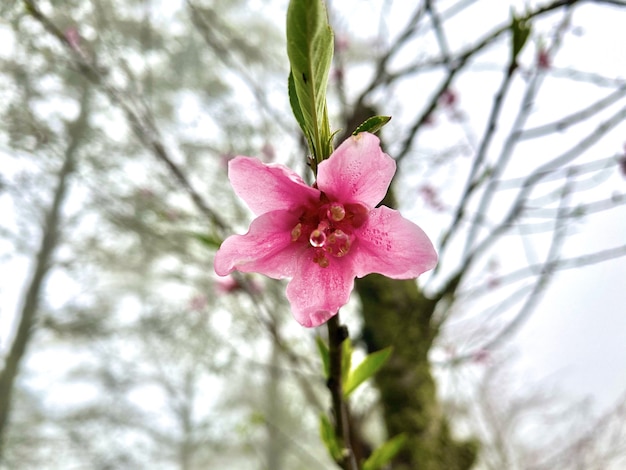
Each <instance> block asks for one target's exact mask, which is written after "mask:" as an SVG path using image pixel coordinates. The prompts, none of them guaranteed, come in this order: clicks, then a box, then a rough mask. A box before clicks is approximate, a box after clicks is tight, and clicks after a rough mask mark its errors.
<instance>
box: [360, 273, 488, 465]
mask: <svg viewBox="0 0 626 470" xmlns="http://www.w3.org/2000/svg"><path fill="white" fill-rule="evenodd" d="M356 289H357V292H358V294H359V296H360V298H361V303H362V311H363V318H364V322H365V324H364V329H363V339H364V341H365V343H366V345H367V347H368V349H369V350H370V351H376V350H379V349H382V348H385V347H387V346H389V345H393V347H394V353H393V356H392V358H391V359H390V361H389V362H388V363H387V365H386V366H385V367H384V368H383V369H382V370H381V371H380V372H379V373H378V374H377V376H376V385H377V387H378V389H379V391H380V394H381V402H382V406H383V412H384V419H385V424H386V427H387V431H388V434H389V435H390V436H393V435H396V434H399V433H405V434H406V435H407V436H408V438H409V441H408V444H407V446H406V447H405V449H404V450H403V452H401V453H400V454H399V455H398V456H397V457H396V459H395V460H394V465H393V468H394V470H409V469H410V470H422V469H426V470H444V469H445V470H467V469H469V468H471V466H472V465H473V463H474V460H475V458H476V454H477V451H478V446H477V444H476V443H475V442H457V441H455V440H454V439H453V437H452V435H451V433H450V428H449V425H448V421H447V420H446V417H445V416H443V414H442V412H441V406H440V404H439V400H438V396H437V389H436V384H435V381H434V379H433V376H432V373H431V369H430V363H429V362H428V351H429V349H430V347H431V345H432V343H433V340H434V339H435V337H436V335H437V331H436V329H434V328H433V327H432V326H431V321H430V320H431V317H432V314H433V311H434V309H435V306H436V301H434V300H431V299H428V298H426V297H424V296H423V295H422V294H421V292H420V291H419V290H418V287H417V284H416V283H415V282H414V281H398V280H392V279H388V278H386V277H384V276H380V275H376V274H373V275H370V276H367V277H365V278H363V279H358V280H357V283H356Z"/></svg>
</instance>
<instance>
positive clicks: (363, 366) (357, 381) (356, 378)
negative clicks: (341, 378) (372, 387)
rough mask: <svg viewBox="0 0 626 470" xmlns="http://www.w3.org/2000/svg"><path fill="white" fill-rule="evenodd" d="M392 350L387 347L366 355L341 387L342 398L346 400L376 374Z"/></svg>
mask: <svg viewBox="0 0 626 470" xmlns="http://www.w3.org/2000/svg"><path fill="white" fill-rule="evenodd" d="M392 350H393V348H392V347H391V346H389V347H388V348H385V349H381V350H380V351H376V352H374V353H372V354H370V355H368V356H367V357H366V358H365V359H364V360H363V362H361V363H360V364H359V365H358V366H357V367H356V369H354V370H353V371H352V373H351V374H350V376H349V377H348V380H346V382H345V384H344V387H343V394H344V396H345V397H346V398H347V397H348V396H349V395H350V394H351V393H352V392H353V391H354V390H356V388H357V387H358V386H359V385H361V384H362V383H363V382H365V381H366V380H367V379H369V378H370V377H372V376H373V375H374V374H375V373H376V372H378V370H379V369H380V368H381V367H382V366H383V365H385V362H387V360H388V359H389V357H390V356H391V352H392Z"/></svg>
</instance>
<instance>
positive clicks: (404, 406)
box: [343, 106, 478, 470]
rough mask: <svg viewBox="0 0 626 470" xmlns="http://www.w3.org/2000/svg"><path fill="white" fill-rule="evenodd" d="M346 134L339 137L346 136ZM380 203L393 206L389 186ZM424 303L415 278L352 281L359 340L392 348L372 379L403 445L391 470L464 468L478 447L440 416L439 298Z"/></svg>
mask: <svg viewBox="0 0 626 470" xmlns="http://www.w3.org/2000/svg"><path fill="white" fill-rule="evenodd" d="M376 114H377V113H376V110H375V109H371V108H368V107H367V106H359V107H357V109H356V110H355V111H354V113H353V114H352V116H351V117H350V118H349V120H348V123H347V126H346V128H347V130H348V132H352V131H353V130H354V129H356V127H357V126H359V125H360V124H361V123H362V122H364V121H365V120H366V119H367V118H369V117H371V116H375V115H376ZM348 135H349V134H346V135H344V136H343V138H345V137H347V136H348ZM382 204H384V205H386V206H388V207H391V208H395V207H396V206H397V204H396V201H395V198H394V196H393V191H392V188H390V189H389V191H388V193H387V195H386V196H385V199H384V200H383V202H382ZM455 289H456V283H449V285H448V286H446V288H445V289H444V291H445V293H446V295H445V296H443V295H441V296H439V297H438V298H437V299H429V298H427V297H425V296H424V294H423V293H422V292H421V291H420V290H419V288H418V286H417V283H416V282H415V281H414V280H406V281H405V280H395V279H389V278H386V277H384V276H381V275H377V274H371V275H369V276H366V277H364V278H363V279H357V280H356V292H357V294H358V295H359V297H360V300H361V305H362V315H363V320H364V326H363V332H362V337H363V340H364V342H365V343H366V345H367V348H368V350H369V352H373V351H378V350H380V349H383V348H386V347H388V346H393V354H392V356H391V358H390V360H389V362H388V363H387V364H386V365H385V367H383V368H382V369H381V371H379V372H378V374H376V376H375V380H376V385H377V388H378V390H379V391H380V396H381V404H382V408H383V414H384V420H385V425H386V428H387V434H388V436H389V437H393V436H395V435H397V434H400V433H404V434H405V435H406V436H407V438H408V441H407V444H406V446H405V447H404V449H403V450H402V451H401V452H400V453H399V454H398V456H397V457H396V458H395V459H394V461H393V466H392V468H393V469H394V470H468V469H469V468H471V466H472V465H473V463H474V461H475V460H476V456H477V453H478V444H477V442H474V441H467V442H458V441H456V440H455V439H454V438H453V437H452V434H451V431H450V425H449V422H448V420H447V419H446V417H445V416H444V414H443V411H442V407H441V405H440V403H439V397H438V395H437V387H436V384H435V380H434V378H433V376H432V372H431V368H430V362H429V360H428V351H429V350H430V347H431V346H432V344H433V341H434V339H435V338H436V337H437V334H438V331H437V329H436V328H434V327H433V326H432V324H431V318H432V316H433V312H434V311H435V307H436V305H437V303H438V301H439V300H441V299H445V298H448V297H449V294H451V293H453V292H454V290H455Z"/></svg>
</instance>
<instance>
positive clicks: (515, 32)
mask: <svg viewBox="0 0 626 470" xmlns="http://www.w3.org/2000/svg"><path fill="white" fill-rule="evenodd" d="M530 29H531V24H530V21H529V20H528V19H526V18H520V17H518V16H516V15H515V13H514V12H513V11H511V33H512V44H511V52H512V56H511V63H512V64H515V63H516V62H517V56H518V55H519V53H520V52H522V49H523V48H524V45H525V44H526V41H528V37H529V36H530Z"/></svg>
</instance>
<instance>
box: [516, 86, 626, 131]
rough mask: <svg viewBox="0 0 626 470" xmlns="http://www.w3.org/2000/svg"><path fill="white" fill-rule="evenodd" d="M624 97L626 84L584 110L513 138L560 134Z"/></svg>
mask: <svg viewBox="0 0 626 470" xmlns="http://www.w3.org/2000/svg"><path fill="white" fill-rule="evenodd" d="M624 96H626V83H623V84H622V85H621V86H620V87H619V88H618V89H617V90H615V91H614V92H613V93H611V94H609V95H607V96H606V97H605V98H602V99H601V100H599V101H597V102H595V103H593V104H591V105H589V106H587V107H586V108H584V109H581V110H580V111H577V112H575V113H572V114H570V115H569V116H565V117H563V118H561V119H559V120H557V121H553V122H550V123H548V124H543V125H541V126H538V127H534V128H531V129H524V130H520V131H518V132H517V135H516V136H515V137H517V138H518V139H519V140H526V139H536V138H538V137H543V136H545V135H549V134H554V133H556V132H562V131H564V130H566V129H567V128H568V127H571V126H573V125H575V124H578V123H580V122H583V121H585V120H587V119H589V118H590V117H592V116H594V115H596V114H597V113H599V112H600V111H602V110H603V109H605V108H608V107H609V106H612V105H614V104H615V103H616V102H617V101H618V100H619V99H621V98H622V97H624Z"/></svg>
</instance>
